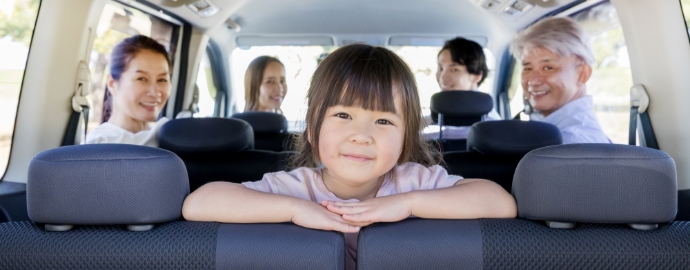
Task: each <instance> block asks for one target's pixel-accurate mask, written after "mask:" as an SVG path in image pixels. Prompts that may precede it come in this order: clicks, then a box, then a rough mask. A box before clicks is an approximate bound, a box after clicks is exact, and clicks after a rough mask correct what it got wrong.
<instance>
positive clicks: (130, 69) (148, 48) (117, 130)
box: [86, 35, 170, 147]
mask: <svg viewBox="0 0 690 270" xmlns="http://www.w3.org/2000/svg"><path fill="white" fill-rule="evenodd" d="M111 61H112V63H111V66H110V75H109V76H108V83H107V89H106V94H105V97H106V101H105V102H104V113H103V121H104V123H103V124H102V125H100V126H99V127H97V128H96V129H95V130H94V131H92V132H91V134H89V136H88V137H87V138H86V143H126V144H138V145H147V146H154V147H156V146H158V139H157V136H156V134H157V133H158V132H157V131H158V129H160V127H161V126H162V125H163V124H165V122H167V118H162V119H161V120H159V121H158V122H156V124H155V125H152V126H150V125H149V123H150V122H153V121H156V117H157V116H158V114H159V113H160V111H161V110H162V109H163V106H164V105H165V102H166V101H167V100H168V96H169V95H170V60H169V59H168V54H167V52H166V51H165V48H164V47H163V46H162V45H160V44H159V43H158V42H156V41H155V40H153V39H151V38H148V37H146V36H141V35H137V36H134V37H131V38H128V39H125V40H124V41H122V42H120V43H119V44H118V45H117V46H115V48H114V49H113V53H112V59H111Z"/></svg>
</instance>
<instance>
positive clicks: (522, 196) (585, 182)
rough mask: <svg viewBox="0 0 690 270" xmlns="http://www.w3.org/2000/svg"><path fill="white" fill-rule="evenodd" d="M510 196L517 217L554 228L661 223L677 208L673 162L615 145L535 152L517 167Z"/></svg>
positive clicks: (657, 153) (663, 155)
mask: <svg viewBox="0 0 690 270" xmlns="http://www.w3.org/2000/svg"><path fill="white" fill-rule="evenodd" d="M512 192H513V195H514V196H515V198H516V200H517V205H518V216H520V217H522V218H527V219H536V220H546V221H556V222H592V223H628V224H631V223H635V224H653V223H664V222H669V221H672V220H673V219H674V218H675V216H676V211H677V207H678V193H677V184H676V165H675V162H674V161H673V159H672V158H671V157H670V156H669V155H668V154H666V153H664V152H662V151H659V150H654V149H650V148H644V147H638V146H630V145H619V144H567V145H558V146H550V147H545V148H541V149H537V150H534V151H532V152H530V153H529V154H527V155H526V156H525V157H524V158H523V159H522V160H521V161H520V164H519V165H518V167H517V170H516V171H515V178H514V180H513V190H512Z"/></svg>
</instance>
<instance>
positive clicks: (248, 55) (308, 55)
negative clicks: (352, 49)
mask: <svg viewBox="0 0 690 270" xmlns="http://www.w3.org/2000/svg"><path fill="white" fill-rule="evenodd" d="M333 50H335V47H332V46H252V47H250V48H236V49H235V50H233V52H232V55H231V56H230V69H231V70H232V80H231V81H232V91H233V96H234V100H235V104H234V109H233V110H232V111H233V112H243V111H244V105H245V99H244V91H245V90H244V75H245V73H246V71H247V67H249V63H250V62H251V61H252V60H254V59H255V58H257V57H259V56H262V55H268V56H273V57H276V58H278V60H280V61H281V62H282V63H283V65H284V66H285V80H286V82H287V94H286V95H285V98H284V99H283V103H282V105H281V106H280V109H281V110H282V111H283V115H285V118H287V120H288V123H289V124H288V125H289V126H288V129H289V130H290V131H302V130H304V128H305V126H304V119H305V115H306V113H307V112H306V103H305V102H306V99H305V98H306V96H307V90H308V89H309V83H310V80H311V76H312V75H313V74H314V71H316V66H317V64H318V60H319V57H322V54H327V53H329V52H331V51H333Z"/></svg>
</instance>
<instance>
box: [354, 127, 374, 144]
mask: <svg viewBox="0 0 690 270" xmlns="http://www.w3.org/2000/svg"><path fill="white" fill-rule="evenodd" d="M349 140H350V142H351V143H355V144H364V145H369V144H372V143H373V142H374V140H373V138H372V137H371V129H370V128H369V127H368V125H366V124H359V125H356V126H355V127H353V129H352V135H350V138H349Z"/></svg>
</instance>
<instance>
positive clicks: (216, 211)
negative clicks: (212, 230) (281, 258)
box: [182, 182, 359, 232]
mask: <svg viewBox="0 0 690 270" xmlns="http://www.w3.org/2000/svg"><path fill="white" fill-rule="evenodd" d="M182 215H183V216H184V218H185V219H187V220H192V221H216V222H227V223H278V222H288V221H292V222H294V223H295V224H297V225H300V226H303V227H307V228H313V229H322V230H335V231H342V232H357V231H358V230H359V227H356V226H352V225H349V224H347V223H346V221H344V220H343V219H342V217H340V216H339V215H337V214H334V213H332V212H329V211H328V210H326V209H325V208H324V207H323V206H321V205H319V204H317V203H314V202H311V201H307V200H303V199H300V198H296V197H291V196H285V195H279V194H271V193H265V192H261V191H256V190H251V189H248V188H246V187H245V186H243V185H240V184H234V183H228V182H213V183H209V184H206V185H203V186H202V187H200V188H199V189H197V190H196V191H194V192H192V194H189V196H187V198H186V199H185V201H184V205H183V206H182Z"/></svg>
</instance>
